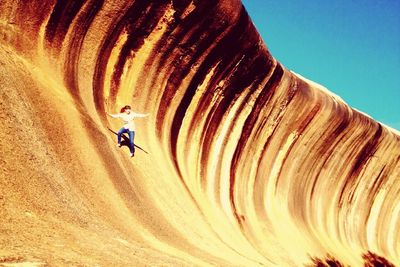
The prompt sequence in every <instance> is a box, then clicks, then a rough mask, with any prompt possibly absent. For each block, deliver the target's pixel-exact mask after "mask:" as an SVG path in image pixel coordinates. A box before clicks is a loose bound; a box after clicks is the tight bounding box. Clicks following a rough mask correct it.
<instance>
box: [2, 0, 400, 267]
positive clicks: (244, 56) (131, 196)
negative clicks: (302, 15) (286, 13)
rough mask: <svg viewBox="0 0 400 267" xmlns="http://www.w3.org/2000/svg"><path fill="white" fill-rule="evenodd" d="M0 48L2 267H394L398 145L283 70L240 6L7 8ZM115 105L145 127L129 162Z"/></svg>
mask: <svg viewBox="0 0 400 267" xmlns="http://www.w3.org/2000/svg"><path fill="white" fill-rule="evenodd" d="M267 15H268V14H266V16H267ZM0 38H1V46H0V75H1V76H0V78H1V82H0V87H1V89H0V95H1V102H0V144H1V157H0V169H1V179H0V206H1V208H0V221H1V223H0V264H12V263H30V264H32V265H36V266H40V265H50V266H60V265H74V266H77V265H85V266H95V265H96V266H97V265H101V266H301V265H304V264H308V263H310V258H311V257H314V256H317V257H320V256H323V255H327V254H329V255H332V256H333V257H335V258H337V259H338V260H340V261H341V262H343V263H344V264H346V265H347V264H349V265H351V266H360V265H362V256H361V255H362V254H363V253H365V252H367V251H372V252H374V253H377V254H378V255H382V256H384V257H385V258H387V259H388V260H389V261H391V262H393V263H395V264H400V180H399V177H400V162H399V160H400V135H399V133H398V132H397V131H395V130H393V129H389V128H388V127H386V126H384V125H381V124H380V123H378V122H376V121H374V120H373V119H371V118H369V117H367V116H366V115H363V114H361V113H360V112H358V111H355V110H353V109H351V108H350V107H349V106H347V105H346V104H345V103H344V102H343V101H342V100H341V99H340V98H339V97H337V96H335V95H333V94H331V93H329V91H327V90H326V89H324V88H323V87H322V86H319V85H317V84H315V83H312V82H310V81H307V80H306V79H304V78H302V77H300V76H299V75H297V74H295V73H293V72H291V71H288V70H287V69H285V68H284V67H283V66H282V65H281V64H279V63H278V62H277V61H276V60H275V59H274V58H273V57H272V56H271V55H270V53H269V52H268V50H267V48H266V46H265V45H264V43H263V41H262V40H261V38H260V36H259V34H258V33H257V31H256V29H255V27H254V26H253V24H252V22H251V20H250V19H249V16H248V14H247V13H246V11H245V9H244V8H243V6H242V4H241V2H240V1H238V0H229V1H228V0H220V1H197V0H192V1H189V0H172V1H171V0H170V1H166V0H157V1H149V0H121V1H104V0H87V1H84V0H76V1H72V0H70V1H67V0H65V1H61V0H58V1H55V0H46V1H38V0H32V1H11V0H2V1H1V2H0ZM125 104H131V105H132V106H133V109H134V110H135V111H138V112H143V113H145V112H149V113H150V114H151V115H150V117H148V118H144V119H138V121H137V129H138V130H137V132H136V140H135V141H136V143H137V145H138V146H139V147H140V148H142V150H140V149H138V151H137V153H136V156H135V158H133V159H131V158H129V153H128V149H127V147H123V148H122V149H118V148H117V147H116V146H115V143H116V140H115V139H116V137H115V134H114V133H113V132H112V131H114V132H115V131H116V130H118V128H119V126H120V124H119V122H118V121H115V120H113V119H110V118H108V117H106V115H105V114H106V112H117V111H118V110H119V108H120V107H121V106H122V105H125ZM109 129H110V130H109Z"/></svg>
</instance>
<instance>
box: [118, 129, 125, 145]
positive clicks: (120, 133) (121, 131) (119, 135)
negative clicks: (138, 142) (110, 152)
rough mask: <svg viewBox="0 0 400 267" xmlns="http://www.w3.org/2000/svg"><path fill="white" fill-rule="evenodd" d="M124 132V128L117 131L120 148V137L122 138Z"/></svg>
mask: <svg viewBox="0 0 400 267" xmlns="http://www.w3.org/2000/svg"><path fill="white" fill-rule="evenodd" d="M125 132H126V129H125V128H124V127H122V128H121V129H119V131H118V146H121V137H122V134H123V133H125Z"/></svg>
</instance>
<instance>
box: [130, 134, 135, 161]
mask: <svg viewBox="0 0 400 267" xmlns="http://www.w3.org/2000/svg"><path fill="white" fill-rule="evenodd" d="M129 148H130V150H131V154H132V155H133V154H135V131H129Z"/></svg>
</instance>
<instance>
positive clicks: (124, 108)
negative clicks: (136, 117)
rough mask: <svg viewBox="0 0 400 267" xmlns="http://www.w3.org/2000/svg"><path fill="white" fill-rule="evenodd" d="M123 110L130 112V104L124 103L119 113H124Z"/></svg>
mask: <svg viewBox="0 0 400 267" xmlns="http://www.w3.org/2000/svg"><path fill="white" fill-rule="evenodd" d="M124 112H125V113H127V114H129V113H131V106H128V105H126V106H124V107H123V108H121V113H124Z"/></svg>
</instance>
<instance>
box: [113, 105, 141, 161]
mask: <svg viewBox="0 0 400 267" xmlns="http://www.w3.org/2000/svg"><path fill="white" fill-rule="evenodd" d="M106 113H107V115H109V116H110V117H113V118H120V119H122V120H123V121H124V125H123V126H122V128H121V129H120V130H119V131H118V147H121V136H122V134H124V133H128V134H129V150H130V151H131V157H133V156H134V155H135V143H134V140H135V122H134V121H133V120H134V119H135V118H143V117H147V116H149V114H148V113H147V114H140V113H135V112H132V111H131V107H130V106H124V107H123V108H121V111H120V113H119V114H109V113H108V112H106Z"/></svg>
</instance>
